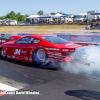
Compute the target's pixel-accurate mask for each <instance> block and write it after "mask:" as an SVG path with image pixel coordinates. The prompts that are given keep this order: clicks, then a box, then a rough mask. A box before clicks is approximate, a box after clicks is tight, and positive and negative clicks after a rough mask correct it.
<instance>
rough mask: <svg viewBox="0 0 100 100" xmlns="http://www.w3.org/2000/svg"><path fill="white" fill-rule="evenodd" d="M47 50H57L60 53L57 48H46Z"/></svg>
mask: <svg viewBox="0 0 100 100" xmlns="http://www.w3.org/2000/svg"><path fill="white" fill-rule="evenodd" d="M45 49H46V50H57V51H59V49H56V48H45Z"/></svg>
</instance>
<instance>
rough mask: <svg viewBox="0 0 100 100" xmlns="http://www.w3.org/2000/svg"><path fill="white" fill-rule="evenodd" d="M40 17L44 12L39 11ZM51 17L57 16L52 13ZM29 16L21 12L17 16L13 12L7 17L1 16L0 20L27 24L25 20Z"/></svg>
mask: <svg viewBox="0 0 100 100" xmlns="http://www.w3.org/2000/svg"><path fill="white" fill-rule="evenodd" d="M57 13H60V14H65V13H62V12H57ZM37 14H38V15H43V14H44V12H43V11H42V10H40V11H38V13H37ZM50 14H51V15H55V14H56V13H54V12H53V13H50ZM27 16H28V14H25V15H21V13H20V12H18V13H17V14H16V13H15V12H14V11H11V12H10V13H8V14H6V15H5V16H1V17H0V19H1V20H3V19H6V20H8V19H11V20H16V21H22V22H25V18H26V17H27Z"/></svg>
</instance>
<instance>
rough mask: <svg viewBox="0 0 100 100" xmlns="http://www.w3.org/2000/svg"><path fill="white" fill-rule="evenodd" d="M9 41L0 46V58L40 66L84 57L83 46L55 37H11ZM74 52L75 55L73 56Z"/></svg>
mask: <svg viewBox="0 0 100 100" xmlns="http://www.w3.org/2000/svg"><path fill="white" fill-rule="evenodd" d="M9 39H10V42H6V43H3V44H1V45H0V54H1V57H3V58H6V57H7V58H10V59H16V60H21V61H27V62H34V63H37V64H39V65H41V66H46V65H48V64H50V63H57V62H59V63H62V62H69V61H73V60H75V57H76V56H80V59H82V56H83V55H86V53H85V49H84V48H85V47H84V46H81V45H78V44H74V43H72V42H69V41H67V40H65V39H62V38H60V37H57V36H56V35H29V36H24V37H22V36H11V37H10V38H9ZM76 51H77V54H76V55H74V53H75V52H76ZM80 52H81V53H80ZM79 54H80V55H79Z"/></svg>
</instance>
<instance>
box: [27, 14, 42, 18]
mask: <svg viewBox="0 0 100 100" xmlns="http://www.w3.org/2000/svg"><path fill="white" fill-rule="evenodd" d="M38 17H40V16H39V15H30V16H28V17H26V18H38Z"/></svg>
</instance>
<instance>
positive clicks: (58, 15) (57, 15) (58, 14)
mask: <svg viewBox="0 0 100 100" xmlns="http://www.w3.org/2000/svg"><path fill="white" fill-rule="evenodd" d="M60 16H62V14H60V13H57V14H56V15H54V17H60Z"/></svg>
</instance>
